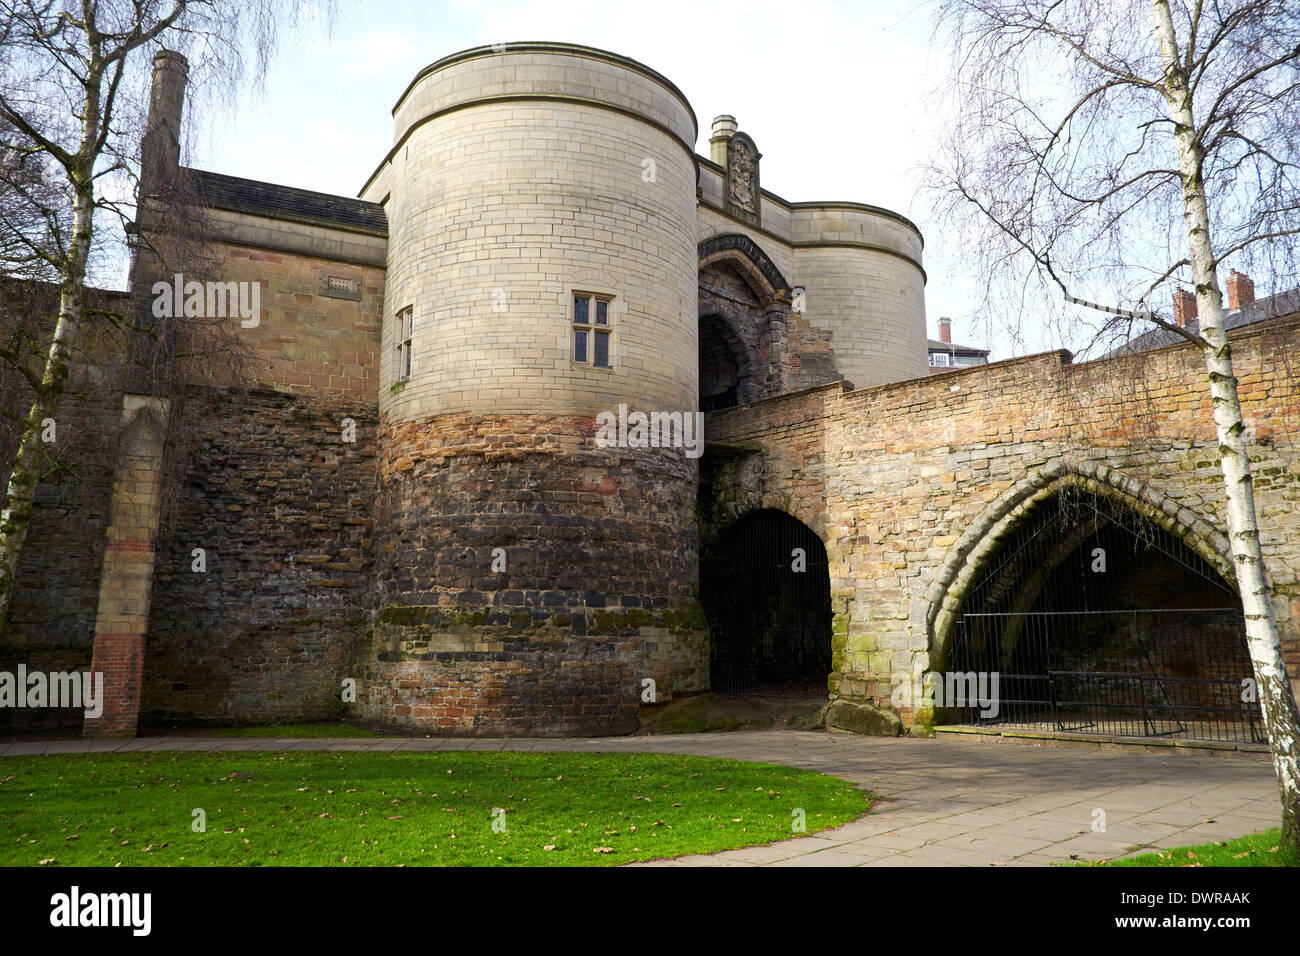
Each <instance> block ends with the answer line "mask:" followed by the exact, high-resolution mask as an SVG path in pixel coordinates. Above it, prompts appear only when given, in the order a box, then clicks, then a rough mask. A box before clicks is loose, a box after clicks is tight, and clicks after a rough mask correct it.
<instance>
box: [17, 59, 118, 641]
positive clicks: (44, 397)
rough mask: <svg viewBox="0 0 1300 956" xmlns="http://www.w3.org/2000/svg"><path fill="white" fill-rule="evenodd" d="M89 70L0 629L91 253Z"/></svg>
mask: <svg viewBox="0 0 1300 956" xmlns="http://www.w3.org/2000/svg"><path fill="white" fill-rule="evenodd" d="M96 60H97V58H96ZM90 76H91V81H90V82H88V83H87V84H86V102H85V106H84V108H83V111H82V114H81V144H80V150H79V151H78V154H77V159H78V168H77V170H76V172H75V173H73V174H72V175H71V179H72V181H73V187H74V189H75V191H76V198H75V200H74V205H73V218H72V242H71V243H70V245H69V246H68V251H67V254H66V256H65V257H64V261H63V263H62V268H61V269H60V277H59V278H60V290H59V318H58V322H57V323H56V325H55V327H54V338H53V340H52V341H51V343H50V349H49V351H48V352H47V353H46V357H45V371H44V373H43V374H42V376H41V387H40V391H39V393H38V394H37V396H36V399H35V400H34V401H33V402H32V406H31V408H30V409H29V410H28V412H27V417H26V418H25V419H24V420H23V431H22V438H21V440H20V441H19V444H18V451H17V453H16V455H15V457H14V464H13V468H12V470H11V471H10V474H9V484H8V487H7V488H6V491H5V500H4V505H3V508H0V635H3V633H4V630H5V622H6V621H7V620H8V616H9V602H10V600H11V599H12V597H13V590H14V582H15V578H16V576H17V573H18V556H19V555H20V554H21V553H22V549H23V543H24V542H25V541H26V540H27V530H28V528H29V527H30V526H31V520H32V509H33V504H34V501H35V497H36V485H37V483H38V482H39V481H40V475H41V463H42V461H43V459H44V449H43V448H42V447H41V442H42V424H41V423H42V422H43V421H44V420H45V419H46V418H51V417H53V416H54V414H55V411H56V408H57V406H58V401H59V398H60V397H61V396H62V395H63V389H64V387H65V386H66V385H67V381H68V372H69V369H70V366H71V361H72V357H71V345H72V341H73V338H74V337H75V336H76V334H77V329H78V328H79V327H80V325H81V319H82V305H83V298H84V295H85V284H86V262H87V259H88V258H89V255H90V240H91V234H92V230H93V228H94V214H95V197H94V188H95V187H94V180H93V179H92V174H93V169H94V162H95V155H94V145H95V141H96V140H97V138H98V137H99V131H100V115H99V111H100V87H99V80H100V72H99V67H98V63H97V62H96V63H93V64H92V68H91V74H90Z"/></svg>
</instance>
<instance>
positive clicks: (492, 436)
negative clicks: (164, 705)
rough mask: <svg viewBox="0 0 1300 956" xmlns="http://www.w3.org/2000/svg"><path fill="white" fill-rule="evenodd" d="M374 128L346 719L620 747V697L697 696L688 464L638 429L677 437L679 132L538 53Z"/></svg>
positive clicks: (488, 53) (525, 50) (432, 87)
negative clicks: (360, 560) (384, 234)
mask: <svg viewBox="0 0 1300 956" xmlns="http://www.w3.org/2000/svg"><path fill="white" fill-rule="evenodd" d="M393 112H394V118H395V120H396V128H395V137H394V146H393V148H392V150H391V152H390V153H389V154H388V156H387V157H386V158H385V160H384V162H383V163H382V164H381V165H380V167H379V169H378V170H377V171H376V173H375V174H374V176H373V177H372V178H371V180H370V182H369V183H368V184H367V186H366V188H365V190H364V191H363V196H364V198H367V199H372V200H375V201H379V202H382V203H384V205H385V207H386V209H387V213H388V221H389V246H388V271H387V276H386V282H385V317H384V328H383V355H384V362H383V366H382V372H381V382H380V398H379V408H380V420H381V424H380V432H379V457H380V460H379V470H380V500H379V504H378V508H377V510H376V527H375V553H376V555H377V558H376V570H375V582H376V588H375V602H376V605H375V608H374V616H373V620H372V623H371V626H370V627H369V628H368V630H367V632H366V639H365V640H364V641H363V642H362V643H363V650H362V660H361V666H362V675H363V683H362V686H361V688H360V693H359V694H358V701H357V703H358V706H359V708H360V711H361V716H362V717H363V718H364V719H367V720H371V721H376V722H384V723H389V724H398V725H406V726H409V727H411V728H413V729H428V730H434V731H439V732H443V733H482V734H600V733H624V732H627V731H629V730H631V729H633V728H635V726H636V713H637V706H638V704H639V702H640V701H641V700H642V699H643V694H644V695H646V699H648V697H649V694H650V692H651V690H652V689H653V690H654V691H655V692H657V693H658V694H659V695H663V694H664V693H666V692H667V693H671V692H672V691H674V690H676V691H685V690H697V689H704V688H705V687H706V686H707V682H708V652H707V640H706V634H705V630H704V625H703V619H702V616H701V615H700V612H699V610H698V605H697V603H696V583H697V558H696V530H695V517H694V499H695V488H696V483H697V464H696V459H697V456H698V451H699V450H702V445H700V446H699V448H698V449H692V448H690V447H684V446H685V444H686V442H685V441H679V442H678V445H677V446H675V447H673V446H672V442H671V441H670V440H667V439H668V436H667V432H668V430H669V428H668V426H667V425H666V424H665V427H664V428H663V429H661V432H663V433H664V438H665V440H663V441H661V442H660V447H652V446H651V447H643V446H642V443H641V442H640V440H639V439H640V438H641V437H643V436H642V433H640V432H638V431H637V429H636V424H637V423H638V421H639V419H638V418H637V413H643V414H646V415H647V416H649V414H650V413H660V416H661V417H660V419H659V421H660V422H661V423H667V422H669V421H671V420H672V418H671V416H672V415H673V414H674V413H676V414H677V416H678V418H677V419H676V420H677V421H680V422H681V423H682V426H683V427H682V428H681V429H679V430H678V431H677V432H676V435H677V437H678V438H679V439H683V438H690V437H691V433H690V432H687V431H685V429H686V427H687V426H691V425H693V424H694V417H695V416H694V412H695V410H696V408H697V395H698V393H697V375H698V370H697V317H696V230H695V184H696V168H695V161H694V154H693V144H694V141H695V138H696V132H697V130H696V119H695V116H694V114H693V112H692V111H691V108H690V106H689V105H688V104H687V102H686V100H685V98H684V97H683V96H682V94H681V93H680V92H679V91H678V90H677V88H676V87H674V86H673V84H672V83H670V82H669V81H668V80H667V79H665V78H664V77H662V76H660V75H659V74H658V73H656V72H655V71H654V70H651V69H649V68H648V67H646V66H643V65H642V64H640V63H637V62H635V61H633V60H629V59H627V58H625V57H621V56H617V55H615V54H612V53H606V52H603V51H600V50H594V49H590V48H586V47H579V46H572V45H567V44H557V43H511V44H505V45H500V46H495V47H479V48H476V49H472V50H466V51H464V52H462V53H457V54H454V55H452V56H449V57H446V58H444V59H441V60H439V61H437V62H435V63H433V64H432V65H430V66H428V67H426V68H425V69H424V70H422V71H420V73H419V74H418V75H417V76H416V77H415V79H414V80H413V81H412V83H411V84H410V86H409V87H408V88H407V89H406V91H405V92H404V93H403V94H402V96H401V98H400V100H399V101H398V103H397V106H396V107H395V109H394V111H393ZM602 413H607V414H606V415H605V416H604V417H601V416H602ZM611 421H612V422H613V423H614V426H613V427H612V428H610V427H606V428H605V429H604V430H600V429H598V425H606V426H608V424H609V423H610V422H611ZM701 440H702V439H701ZM645 444H646V445H647V446H648V445H649V442H646V443H645ZM664 446H669V447H664ZM647 679H649V680H650V681H653V682H654V683H653V684H650V683H647Z"/></svg>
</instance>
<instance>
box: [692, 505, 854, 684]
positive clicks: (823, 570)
mask: <svg viewBox="0 0 1300 956" xmlns="http://www.w3.org/2000/svg"><path fill="white" fill-rule="evenodd" d="M700 579H701V588H700V591H701V593H700V600H701V603H702V604H703V606H704V609H705V612H706V613H707V615H708V618H709V636H710V678H711V683H712V686H713V689H714V690H715V691H717V692H719V693H730V694H745V693H757V692H762V691H763V690H764V689H765V688H798V687H801V686H805V687H808V688H810V689H818V690H819V691H820V692H821V693H823V694H824V693H825V688H826V678H827V675H828V674H829V673H830V670H831V602H830V574H829V570H828V567H827V561H826V549H825V546H824V545H823V544H822V542H821V539H820V538H818V537H817V534H816V532H814V531H813V530H812V529H811V528H809V527H808V526H807V525H805V524H803V523H802V522H800V521H798V520H797V519H795V518H792V517H791V516H790V515H787V514H785V513H784V512H780V511H771V510H764V511H758V512H754V513H753V514H750V515H747V516H746V517H744V518H742V519H741V520H740V521H739V522H737V523H736V525H735V527H733V528H732V529H731V531H730V532H729V533H728V534H727V535H726V536H725V537H724V538H723V540H722V541H721V542H720V544H719V546H718V547H717V548H715V549H712V553H711V554H709V555H706V556H705V560H704V561H703V562H702V566H701V568H700Z"/></svg>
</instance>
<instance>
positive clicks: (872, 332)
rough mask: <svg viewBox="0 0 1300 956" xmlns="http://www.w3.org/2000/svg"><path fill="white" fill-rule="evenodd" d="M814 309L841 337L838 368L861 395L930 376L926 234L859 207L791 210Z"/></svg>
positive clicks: (798, 269)
mask: <svg viewBox="0 0 1300 956" xmlns="http://www.w3.org/2000/svg"><path fill="white" fill-rule="evenodd" d="M790 213H791V214H790V233H791V236H792V238H793V240H794V244H795V252H794V271H795V274H796V275H800V276H812V277H815V278H814V279H811V280H810V281H809V285H808V293H807V309H808V313H809V315H810V316H812V317H813V318H814V320H815V321H816V322H817V323H818V325H819V326H821V327H824V328H829V329H831V330H832V332H833V333H834V339H833V348H834V349H835V362H836V365H837V366H838V367H839V370H840V372H841V373H842V374H843V375H844V377H845V378H846V379H848V380H849V381H851V382H852V383H853V384H854V386H855V387H857V388H866V387H868V386H871V385H883V384H885V383H886V382H897V381H901V380H903V379H908V378H919V377H922V376H924V375H927V374H928V373H929V363H928V359H927V355H928V348H927V345H926V332H925V273H924V271H922V267H921V249H922V246H923V245H924V242H923V240H922V239H921V232H920V230H919V229H917V228H916V226H915V225H913V224H912V223H911V222H910V221H909V220H907V219H905V218H904V217H902V216H900V215H899V214H898V213H895V212H891V211H889V210H888V209H881V208H879V207H877V206H868V205H864V204H862V203H852V202H798V203H792V204H791V206H790Z"/></svg>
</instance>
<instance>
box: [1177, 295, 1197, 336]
mask: <svg viewBox="0 0 1300 956" xmlns="http://www.w3.org/2000/svg"><path fill="white" fill-rule="evenodd" d="M1194 318H1196V296H1194V295H1192V293H1190V292H1188V291H1187V290H1186V289H1175V290H1174V321H1175V322H1177V323H1178V327H1179V328H1186V327H1187V321H1188V320H1189V319H1194Z"/></svg>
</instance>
